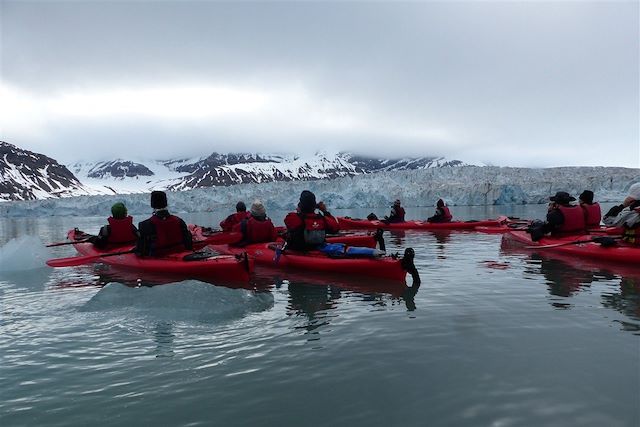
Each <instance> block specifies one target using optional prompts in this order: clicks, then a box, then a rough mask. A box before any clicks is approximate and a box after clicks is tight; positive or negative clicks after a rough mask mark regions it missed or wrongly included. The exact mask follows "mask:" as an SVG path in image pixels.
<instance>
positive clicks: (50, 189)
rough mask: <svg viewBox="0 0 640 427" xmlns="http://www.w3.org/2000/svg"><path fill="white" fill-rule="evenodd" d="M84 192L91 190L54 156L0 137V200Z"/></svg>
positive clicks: (38, 197) (65, 195) (59, 195)
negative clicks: (24, 147) (17, 145)
mask: <svg viewBox="0 0 640 427" xmlns="http://www.w3.org/2000/svg"><path fill="white" fill-rule="evenodd" d="M87 194H92V192H91V191H90V190H88V189H87V188H85V187H84V186H83V185H82V184H81V183H80V181H78V179H77V178H76V177H75V176H74V175H73V173H71V172H70V171H69V169H67V168H66V167H65V166H63V165H61V164H59V163H58V162H57V161H55V160H54V159H52V158H50V157H47V156H45V155H44V154H38V153H33V152H31V151H27V150H23V149H20V148H18V147H16V146H15V145H12V144H9V143H7V142H3V141H0V201H2V200H36V199H46V198H51V197H69V196H78V195H87Z"/></svg>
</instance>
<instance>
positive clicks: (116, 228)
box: [107, 215, 138, 243]
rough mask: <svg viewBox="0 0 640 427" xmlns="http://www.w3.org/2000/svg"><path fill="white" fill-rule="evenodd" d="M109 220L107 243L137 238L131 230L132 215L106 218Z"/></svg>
mask: <svg viewBox="0 0 640 427" xmlns="http://www.w3.org/2000/svg"><path fill="white" fill-rule="evenodd" d="M107 221H109V238H108V242H109V243H132V242H135V241H136V239H137V238H138V237H137V236H136V235H135V234H134V232H133V217H131V216H128V215H127V216H126V217H124V218H122V219H115V218H114V217H111V216H110V217H109V218H107Z"/></svg>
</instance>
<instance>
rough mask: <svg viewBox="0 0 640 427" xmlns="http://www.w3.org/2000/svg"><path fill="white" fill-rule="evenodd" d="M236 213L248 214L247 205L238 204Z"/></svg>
mask: <svg viewBox="0 0 640 427" xmlns="http://www.w3.org/2000/svg"><path fill="white" fill-rule="evenodd" d="M236 211H237V212H246V211H247V205H245V204H244V202H242V201H240V202H238V203H236Z"/></svg>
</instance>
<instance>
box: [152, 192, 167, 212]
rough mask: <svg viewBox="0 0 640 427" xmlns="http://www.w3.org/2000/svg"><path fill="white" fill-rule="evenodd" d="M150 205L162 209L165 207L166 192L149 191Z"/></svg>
mask: <svg viewBox="0 0 640 427" xmlns="http://www.w3.org/2000/svg"><path fill="white" fill-rule="evenodd" d="M151 207H152V208H153V209H164V208H166V207H167V194H166V193H165V192H164V191H152V192H151Z"/></svg>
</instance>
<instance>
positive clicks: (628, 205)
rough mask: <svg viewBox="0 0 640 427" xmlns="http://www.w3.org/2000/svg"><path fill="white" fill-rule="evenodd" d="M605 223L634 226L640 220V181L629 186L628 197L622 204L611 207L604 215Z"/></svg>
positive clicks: (615, 225)
mask: <svg viewBox="0 0 640 427" xmlns="http://www.w3.org/2000/svg"><path fill="white" fill-rule="evenodd" d="M602 222H603V223H604V225H608V226H610V227H623V226H624V227H627V228H632V227H634V226H636V225H638V223H639V222H640V182H636V183H635V184H633V185H632V186H631V187H629V192H628V194H627V197H626V198H625V199H624V201H623V202H622V204H620V205H618V206H614V207H612V208H611V209H609V212H607V213H606V214H604V217H602Z"/></svg>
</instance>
